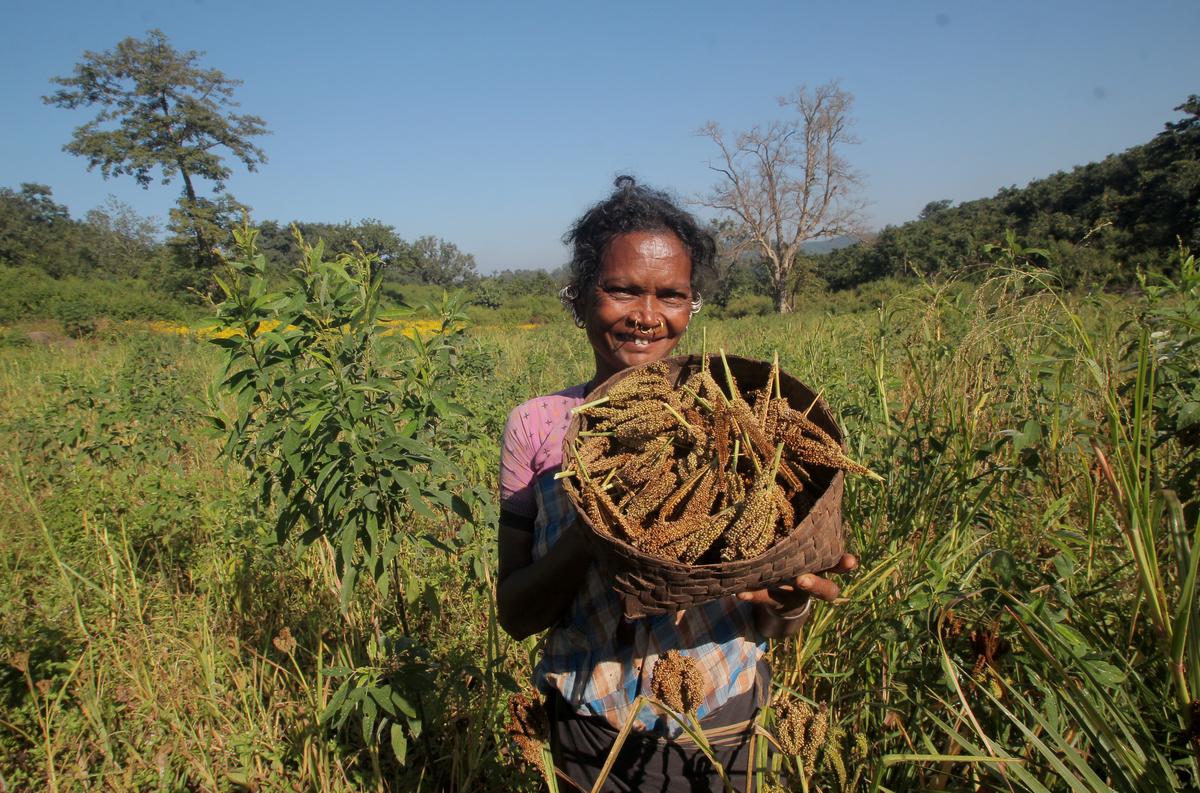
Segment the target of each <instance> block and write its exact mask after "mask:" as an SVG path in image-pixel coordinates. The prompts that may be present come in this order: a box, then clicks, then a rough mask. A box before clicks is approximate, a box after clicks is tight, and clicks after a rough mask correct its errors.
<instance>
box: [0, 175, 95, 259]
mask: <svg viewBox="0 0 1200 793" xmlns="http://www.w3.org/2000/svg"><path fill="white" fill-rule="evenodd" d="M76 226H77V224H76V223H75V222H74V221H73V220H71V215H70V212H69V211H68V210H67V207H66V206H64V205H63V204H59V203H57V202H56V201H55V200H54V196H53V193H52V192H51V190H50V188H49V187H47V186H46V185H43V184H33V183H30V182H26V183H24V184H22V185H21V188H20V190H13V189H11V188H8V187H0V263H2V264H8V265H13V266H21V265H28V266H31V267H37V268H39V269H41V270H44V271H45V272H47V273H49V274H50V275H52V276H55V277H60V276H63V275H73V274H77V273H78V271H79V270H80V269H81V265H80V262H79V251H78V242H79V232H78V229H77V228H76Z"/></svg>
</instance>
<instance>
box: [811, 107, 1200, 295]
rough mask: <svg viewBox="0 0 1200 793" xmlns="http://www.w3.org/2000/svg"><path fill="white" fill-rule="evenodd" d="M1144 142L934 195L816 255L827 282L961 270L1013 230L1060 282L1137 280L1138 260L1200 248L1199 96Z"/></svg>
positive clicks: (1151, 264)
mask: <svg viewBox="0 0 1200 793" xmlns="http://www.w3.org/2000/svg"><path fill="white" fill-rule="evenodd" d="M1175 110H1176V111H1179V112H1182V113H1183V114H1184V117H1183V118H1181V119H1178V120H1176V121H1172V122H1169V123H1167V124H1166V125H1165V128H1164V129H1163V131H1162V132H1160V133H1159V134H1158V135H1156V136H1155V137H1154V138H1153V139H1152V140H1150V141H1149V142H1147V143H1145V144H1143V145H1141V146H1134V147H1133V148H1131V149H1127V150H1126V151H1124V152H1121V153H1119V154H1113V155H1110V156H1109V157H1106V158H1105V159H1104V160H1102V161H1100V162H1094V163H1089V164H1088V165H1083V166H1079V167H1077V168H1074V169H1072V170H1070V171H1060V172H1059V173H1056V174H1054V175H1052V176H1049V177H1046V178H1044V179H1038V180H1035V181H1033V182H1030V183H1029V185H1028V186H1026V187H1023V188H1017V187H1006V188H1003V189H1001V190H1000V191H999V192H997V193H996V195H994V196H992V197H991V198H982V199H979V200H977V201H966V202H963V203H961V204H959V205H958V206H953V205H952V202H950V201H945V200H942V201H931V202H930V203H928V204H927V205H926V206H925V208H924V209H923V210H922V211H921V214H920V217H919V218H918V219H917V220H914V221H912V222H910V223H905V224H902V225H899V226H889V227H887V228H885V229H883V230H882V231H881V232H879V234H878V235H877V236H875V238H874V239H872V240H870V241H864V242H860V243H858V244H855V245H851V246H849V247H845V248H841V249H839V250H836V251H834V252H832V253H830V254H828V255H827V256H821V257H815V259H814V261H813V267H812V270H813V271H814V272H815V273H816V274H817V275H819V276H820V277H821V278H822V279H823V280H824V281H825V282H826V283H827V284H828V285H829V287H831V288H833V289H843V288H847V287H851V286H855V285H857V284H862V283H864V282H867V281H872V280H875V279H878V278H883V277H887V276H903V275H910V274H921V275H925V276H934V277H937V276H943V275H947V274H951V273H953V274H960V273H961V271H962V270H963V268H964V267H970V266H971V265H972V264H986V263H987V257H986V256H985V251H986V246H988V245H994V244H998V243H1002V242H1003V240H1004V238H1005V235H1006V232H1007V231H1008V230H1010V229H1011V230H1012V231H1013V232H1015V234H1016V236H1017V238H1018V239H1019V240H1020V242H1021V244H1022V245H1023V246H1024V247H1026V248H1040V249H1042V250H1044V251H1045V255H1044V256H1039V257H1038V258H1039V261H1038V262H1036V263H1037V264H1039V265H1041V266H1044V267H1046V268H1047V269H1049V270H1051V271H1052V272H1053V273H1055V274H1056V275H1057V276H1058V277H1059V278H1060V279H1061V280H1062V282H1063V283H1064V284H1068V285H1073V286H1074V285H1078V286H1081V287H1085V288H1089V289H1096V288H1103V287H1112V286H1118V287H1120V286H1128V285H1131V284H1134V283H1136V278H1137V271H1138V269H1142V270H1146V271H1151V272H1153V271H1166V272H1171V271H1173V270H1174V269H1175V268H1177V267H1178V263H1179V251H1180V246H1181V245H1182V246H1185V247H1187V248H1189V249H1192V250H1195V249H1197V248H1200V96H1197V95H1195V94H1193V95H1192V96H1190V97H1189V98H1188V99H1187V101H1186V102H1184V103H1183V104H1181V105H1179V106H1178V107H1176V108H1175Z"/></svg>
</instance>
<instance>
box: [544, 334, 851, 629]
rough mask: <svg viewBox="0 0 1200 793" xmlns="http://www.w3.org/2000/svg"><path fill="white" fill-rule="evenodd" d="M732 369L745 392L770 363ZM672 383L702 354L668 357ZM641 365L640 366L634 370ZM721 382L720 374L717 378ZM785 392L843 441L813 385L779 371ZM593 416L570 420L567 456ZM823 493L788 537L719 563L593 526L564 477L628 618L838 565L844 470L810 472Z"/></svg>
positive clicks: (743, 361)
mask: <svg viewBox="0 0 1200 793" xmlns="http://www.w3.org/2000/svg"><path fill="white" fill-rule="evenodd" d="M726 360H727V361H728V362H729V368H730V371H731V372H732V373H733V378H734V380H735V381H736V382H737V384H738V388H739V389H740V390H742V391H743V393H744V392H746V391H750V390H753V389H756V388H761V387H762V386H763V385H764V384H766V382H767V379H768V377H769V376H770V371H771V364H769V363H767V362H765V361H758V360H754V359H751V358H739V357H736V356H727V357H726ZM664 363H666V364H667V366H668V367H669V368H668V375H667V377H668V380H669V381H670V382H671V383H672V385H674V386H675V387H678V386H680V385H681V384H683V383H686V382H687V381H688V380H689V379H690V378H691V377H692V376H693V375H695V374H696V373H698V372H699V371H700V367H701V358H700V356H698V355H683V356H676V357H673V358H667V359H665V360H664ZM709 366H710V367H711V369H712V371H713V372H714V373H716V372H720V371H722V367H723V365H722V363H721V360H720V357H719V356H709ZM635 368H640V367H635ZM632 371H635V369H625V370H623V371H621V372H618V373H617V374H615V375H613V376H612V377H610V378H609V379H608V380H606V381H604V382H603V383H601V384H600V385H599V386H597V387H596V388H595V390H593V391H592V393H590V394H589V395H588V396H587V401H589V402H590V401H592V400H594V399H599V398H600V397H602V396H604V395H605V394H606V393H607V392H608V390H609V389H610V388H612V387H613V386H614V385H615V384H616V383H618V382H620V381H621V380H622V379H623V378H624V377H626V376H628V374H629V373H630V372H632ZM717 379H718V381H720V379H721V378H720V377H718V378H717ZM780 393H781V394H782V395H783V397H784V399H786V400H787V402H788V404H789V405H790V406H791V407H792V408H795V409H796V410H801V411H804V410H809V408H810V406H811V411H810V412H809V414H808V417H809V418H810V419H811V420H812V421H813V422H814V423H816V424H817V425H818V426H820V427H821V428H822V429H824V430H825V431H826V432H828V433H829V434H830V435H831V436H832V437H833V438H834V439H835V440H836V441H837V442H838V443H839V444H842V446H843V447H844V446H845V441H844V438H843V435H842V431H841V429H840V428H839V427H838V426H837V422H836V421H835V420H834V418H833V413H832V412H831V411H830V410H829V406H828V405H827V404H826V403H825V401H824V400H822V399H820V398H818V397H817V395H816V394H815V393H813V391H812V390H811V389H809V388H808V386H806V385H804V384H803V383H802V382H800V381H799V380H797V379H796V378H794V377H791V376H790V375H788V374H787V373H786V372H780ZM587 421H588V419H587V418H586V417H585V416H582V415H580V414H576V415H575V416H573V417H572V418H571V423H570V424H569V425H568V427H567V434H566V437H565V438H564V441H563V443H564V446H563V460H564V461H566V460H569V459H571V458H572V450H573V448H574V443H575V439H576V437H577V436H578V434H579V432H580V431H581V430H585V429H587ZM810 473H811V474H812V477H813V479H814V480H815V481H816V487H817V488H821V487H823V490H822V491H821V494H820V496H819V497H818V498H817V499H816V502H815V503H814V504H813V506H812V508H811V509H810V510H808V512H807V513H805V514H801V513H800V512H799V511H797V513H796V517H797V519H798V520H799V523H797V524H796V526H795V528H793V529H792V531H791V532H789V533H788V535H787V536H786V537H784V538H783V539H781V540H779V541H778V542H777V543H775V544H774V545H772V546H771V547H770V548H768V549H767V550H766V551H764V552H763V553H762V554H761V555H759V556H757V557H755V558H753V559H739V560H735V561H729V562H719V563H714V564H694V565H688V564H683V563H682V562H678V561H674V560H670V559H662V558H659V557H657V556H651V555H650V554H647V553H644V552H642V551H639V550H638V549H637V548H634V547H633V546H632V545H630V544H628V543H626V542H625V541H623V540H621V539H619V538H617V537H614V536H613V535H612V534H611V533H610V532H609V531H608V530H607V529H606V528H604V527H597V526H593V525H592V524H591V521H590V520H589V518H588V517H587V510H586V509H584V507H583V500H582V497H581V495H580V493H579V490H578V488H577V487H576V486H575V483H574V482H573V481H572V479H571V478H570V477H567V478H564V479H563V480H562V482H563V487H564V489H565V490H566V492H567V495H568V496H569V497H570V499H571V502H572V503H573V504H574V506H575V511H576V512H577V513H578V515H579V518H580V523H581V524H582V525H583V527H584V538H585V540H586V542H587V544H588V547H589V548H590V549H591V551H592V554H593V555H594V556H595V557H596V559H597V561H598V562H599V563H600V566H601V569H602V570H603V571H604V573H605V574H606V575H607V577H608V578H609V579H610V580H611V581H612V585H613V588H614V589H615V590H616V591H617V592H618V593H619V594H620V595H622V596H623V600H624V611H625V615H626V616H627V617H630V618H637V617H642V616H647V615H650V614H662V613H665V612H672V611H677V610H679V609H685V608H688V607H690V606H695V605H698V604H700V603H705V602H707V601H710V600H716V599H718V598H722V597H725V596H727V595H733V594H736V593H738V592H746V591H749V590H752V589H762V588H764V587H767V586H771V585H774V584H778V583H779V582H781V581H783V580H785V579H789V578H795V577H796V576H798V575H801V574H803V573H812V572H819V571H821V570H827V569H829V568H830V567H832V566H833V565H834V564H835V563H836V562H837V561H838V560H839V559H840V558H841V556H842V553H843V542H842V491H843V487H844V482H845V474H844V473H843V472H842V471H833V470H830V469H826V468H819V467H814V468H811V469H810Z"/></svg>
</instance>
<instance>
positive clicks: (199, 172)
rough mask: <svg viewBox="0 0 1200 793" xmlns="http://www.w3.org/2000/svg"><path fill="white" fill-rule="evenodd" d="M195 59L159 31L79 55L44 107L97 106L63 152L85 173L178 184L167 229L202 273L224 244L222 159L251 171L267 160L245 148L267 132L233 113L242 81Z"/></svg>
mask: <svg viewBox="0 0 1200 793" xmlns="http://www.w3.org/2000/svg"><path fill="white" fill-rule="evenodd" d="M201 55H202V53H199V52H196V51H194V50H189V51H187V52H179V51H177V50H175V49H174V48H173V47H172V46H171V45H170V43H169V42H168V41H167V37H166V35H164V34H163V33H162V31H159V30H151V31H149V32H148V33H147V34H146V37H145V38H144V39H137V38H133V37H130V38H126V39H124V40H123V41H121V42H119V43H118V44H117V46H116V47H115V48H114V49H112V50H109V51H107V52H91V51H86V52H84V54H83V59H82V60H81V61H80V62H79V63H77V64H76V65H75V70H74V73H73V74H72V75H71V76H69V77H56V78H54V80H53V82H54V83H56V84H58V85H60V86H62V87H61V88H60V89H59V90H57V91H55V92H54V93H53V94H51V95H50V96H46V97H43V101H44V102H45V103H46V104H49V105H53V106H55V107H61V108H65V109H69V110H74V109H77V108H90V107H98V108H99V112H98V113H97V114H96V117H95V118H93V119H92V120H91V121H89V122H87V123H86V124H84V125H83V126H81V127H78V128H77V129H76V130H75V132H74V134H73V135H72V137H71V141H70V142H69V143H67V144H66V145H65V146H64V147H63V149H64V150H65V151H68V152H70V153H71V154H75V155H78V156H80V157H84V158H86V159H87V161H88V170H92V169H94V168H99V169H100V173H101V174H103V175H104V177H105V178H108V177H111V176H132V177H133V178H134V179H135V180H137V182H138V184H140V185H142V187H149V185H150V183H151V182H152V181H153V180H154V178H155V175H156V174H157V175H158V177H159V178H160V179H161V181H162V183H163V184H170V183H171V182H172V181H174V180H175V179H179V180H180V181H181V182H182V195H181V196H180V199H179V206H178V210H177V211H176V212H175V213H173V218H172V226H173V227H174V228H175V229H176V230H177V231H179V232H181V233H183V234H185V235H187V236H188V237H189V238H190V239H191V242H192V245H193V253H194V262H195V264H196V265H198V266H199V267H200V268H203V269H204V271H205V272H207V271H208V270H210V269H211V267H212V265H213V264H214V261H215V260H214V257H213V250H212V249H213V246H214V245H217V244H220V243H222V242H223V241H224V240H225V239H226V236H227V235H226V232H225V229H226V228H227V227H228V226H227V224H228V216H229V214H230V213H231V211H236V209H237V208H238V206H237V205H234V204H232V203H231V199H230V198H229V197H228V196H226V195H221V193H222V192H223V191H224V188H225V183H226V181H228V179H229V177H230V176H231V175H232V170H231V169H230V167H229V166H228V165H227V164H226V162H225V159H224V158H223V156H222V154H223V153H227V154H228V155H231V156H232V157H233V158H235V159H236V160H238V161H240V162H241V163H242V164H243V165H245V166H246V168H247V169H248V170H250V171H254V170H255V169H256V168H257V166H258V165H259V164H261V163H265V162H266V156H265V155H264V154H263V152H262V150H261V149H259V148H258V147H257V146H256V145H254V143H253V142H252V141H253V139H254V138H256V137H257V136H259V135H264V134H266V133H267V129H266V125H265V122H264V121H263V120H262V119H261V118H259V117H258V116H251V115H240V114H237V113H233V112H231V108H235V107H237V102H235V101H234V100H233V93H234V89H235V88H236V87H237V86H239V85H241V81H240V80H234V79H231V78H229V77H226V76H225V75H224V74H223V73H222V72H221V71H219V70H217V69H206V68H203V67H201V66H200V64H199V59H200V57H201ZM202 180H203V181H208V182H211V183H212V185H213V191H214V193H215V194H216V198H215V199H209V198H205V197H203V196H201V195H200V194H199V192H198V187H197V183H198V182H199V181H202Z"/></svg>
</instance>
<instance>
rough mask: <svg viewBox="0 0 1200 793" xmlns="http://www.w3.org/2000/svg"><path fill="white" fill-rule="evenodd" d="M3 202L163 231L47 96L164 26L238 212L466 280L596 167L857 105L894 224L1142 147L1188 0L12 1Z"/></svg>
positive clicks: (877, 206) (1, 112)
mask: <svg viewBox="0 0 1200 793" xmlns="http://www.w3.org/2000/svg"><path fill="white" fill-rule="evenodd" d="M5 8H6V10H5V12H4V17H5V23H6V29H7V30H8V34H7V35H6V36H5V46H4V47H3V48H2V49H0V73H2V74H3V77H2V78H0V108H2V109H0V151H2V152H3V154H2V155H0V186H7V187H16V186H17V185H18V184H19V183H21V182H40V183H44V184H48V185H50V186H51V187H52V188H53V190H54V195H55V197H56V199H57V200H58V201H60V202H61V203H65V204H67V205H68V206H69V207H70V208H71V211H72V214H74V215H75V216H77V217H80V216H82V215H83V214H84V213H85V212H86V211H87V210H88V209H90V208H92V207H94V206H97V205H99V204H100V203H102V202H103V201H104V199H105V197H106V196H107V195H109V194H113V195H115V196H117V197H118V198H119V199H121V200H122V201H125V202H128V203H129V204H131V205H132V206H133V207H134V208H135V209H136V210H138V211H139V212H141V213H142V214H147V215H154V216H157V217H158V218H160V219H161V218H164V217H165V216H166V213H167V211H168V209H169V208H170V206H171V205H172V203H173V202H174V201H175V199H176V197H177V195H178V189H177V187H176V186H174V185H172V186H160V185H157V184H156V185H154V186H152V187H151V188H150V189H149V190H142V189H141V188H139V187H138V186H137V185H136V184H135V183H134V182H133V181H132V180H130V179H127V178H126V179H112V180H108V181H105V180H104V179H103V178H102V177H101V176H100V174H99V173H98V172H88V171H87V170H86V167H85V165H86V163H85V162H84V161H83V160H81V159H79V158H76V157H72V156H71V155H68V154H66V153H64V152H63V151H62V150H61V147H62V145H63V144H64V143H65V142H66V141H67V140H68V139H69V137H70V135H71V131H72V129H74V127H76V126H78V125H79V124H81V123H83V122H84V121H85V120H87V119H88V118H90V115H89V114H88V113H87V112H86V111H83V110H80V111H74V112H69V111H65V110H60V109H56V108H52V107H49V106H46V105H43V104H42V102H41V97H42V96H43V95H45V94H47V93H49V92H50V91H51V90H52V86H51V84H50V78H51V77H53V76H56V75H66V74H69V73H70V71H71V68H72V66H73V64H75V63H76V61H77V60H78V59H79V56H80V55H81V53H82V52H83V51H84V50H87V49H90V50H106V49H110V48H111V47H113V46H114V45H115V44H116V43H117V42H118V41H119V40H120V39H122V38H124V37H126V36H131V35H134V36H141V35H143V34H144V33H145V31H146V30H148V29H150V28H154V27H157V28H160V29H162V30H163V31H164V32H165V33H166V34H167V36H168V37H169V39H170V40H171V42H172V44H173V45H174V46H175V47H176V48H177V49H180V50H184V49H195V50H203V51H205V52H206V55H205V57H204V58H203V61H202V62H203V64H204V65H206V66H211V67H216V68H219V69H221V70H222V71H224V72H225V73H226V74H227V75H229V76H231V77H235V78H238V79H241V80H243V81H244V82H245V84H244V85H243V86H242V87H241V88H240V89H239V91H238V98H239V99H240V101H241V104H242V107H241V110H242V112H248V113H254V114H257V115H259V116H262V117H263V118H264V119H265V120H266V121H267V124H268V126H269V127H270V129H271V131H272V133H273V134H272V135H271V136H270V137H266V138H262V139H260V143H261V145H262V147H263V148H264V149H265V150H266V153H267V155H268V158H269V162H268V163H267V164H266V165H265V166H263V167H262V168H261V169H260V170H259V172H257V173H254V174H246V173H245V171H244V170H239V171H238V172H237V175H236V176H235V178H234V179H233V180H232V181H231V182H230V184H229V188H230V191H231V192H232V193H233V194H234V195H236V196H237V197H238V198H239V199H241V200H242V201H244V202H246V203H248V204H250V205H251V206H252V207H253V208H254V214H255V217H257V218H259V219H274V220H280V221H288V220H307V221H318V220H319V221H341V220H358V219H361V218H366V217H373V218H378V219H380V220H383V221H384V222H386V223H389V224H392V225H394V226H395V227H396V229H397V231H398V232H399V233H400V234H401V236H404V237H406V238H410V239H411V238H415V237H417V236H420V235H423V234H435V235H438V236H442V237H445V238H446V239H449V240H451V241H453V242H454V243H456V244H457V245H458V246H459V247H461V248H462V249H464V250H466V251H468V252H470V253H473V254H474V255H475V257H476V259H477V261H478V262H479V266H480V269H481V271H484V272H489V271H492V270H495V269H500V268H518V267H554V266H557V265H558V264H560V263H561V262H562V261H563V260H564V258H565V252H564V249H563V247H562V245H561V244H560V242H559V238H560V237H561V235H562V233H563V231H564V230H565V229H566V227H567V226H568V225H569V223H570V222H571V221H572V219H574V218H575V217H576V216H577V215H578V214H579V213H580V212H581V211H582V209H583V208H584V207H585V206H587V205H588V204H589V203H591V202H593V201H595V200H597V199H598V198H600V197H602V196H603V195H604V194H606V192H607V191H608V189H609V186H610V185H611V182H612V179H613V177H614V175H616V174H617V173H621V172H630V173H633V174H634V175H636V176H638V177H639V178H640V179H641V180H642V181H644V182H647V183H650V184H653V185H655V186H660V187H665V188H668V189H670V190H672V191H674V192H676V193H677V194H679V195H681V196H683V197H685V198H686V197H689V196H692V195H694V194H696V193H697V192H699V191H703V190H704V189H706V188H707V187H708V186H709V184H710V183H711V181H712V179H711V175H710V173H709V171H708V170H707V162H708V161H709V160H710V159H711V158H712V157H713V155H714V153H715V151H714V147H713V144H712V143H711V142H710V141H707V140H706V139H703V138H699V137H696V136H695V134H694V133H695V130H696V129H697V128H698V127H699V126H700V125H701V124H703V123H704V122H706V121H708V120H713V121H717V122H718V123H720V124H721V125H722V126H724V127H725V128H726V129H729V130H739V129H743V128H746V127H749V126H750V125H752V124H754V123H756V122H765V121H769V120H770V119H772V118H774V117H776V116H777V115H778V114H779V113H780V112H781V111H780V109H779V108H778V106H777V105H776V103H775V97H777V96H779V95H781V94H785V93H788V92H789V91H790V90H791V89H792V88H794V87H795V86H797V85H799V84H801V83H807V84H809V85H815V84H819V83H823V82H826V81H828V80H830V79H834V78H836V79H839V80H840V81H841V84H842V86H843V87H844V88H845V89H847V90H848V91H850V92H851V93H853V94H854V96H855V106H854V115H855V117H856V119H857V124H856V128H855V132H856V134H857V136H858V138H859V139H860V141H861V143H860V144H859V145H857V146H853V147H851V148H850V149H849V150H848V151H847V156H848V158H849V159H850V160H851V162H852V163H853V164H854V165H855V166H856V167H857V169H858V170H859V171H860V172H861V173H862V174H863V175H864V177H865V182H864V187H863V196H864V197H865V198H866V199H867V200H868V201H869V202H870V205H869V213H870V218H869V220H870V223H871V225H873V226H882V225H884V224H888V223H900V222H903V221H905V220H909V219H911V218H913V217H914V216H915V215H916V214H917V212H919V211H920V209H921V207H923V206H924V205H925V204H926V203H927V202H929V201H931V200H935V199H941V198H949V199H953V200H955V201H964V200H969V199H973V198H979V197H982V196H986V195H991V194H993V193H994V192H995V191H996V190H997V189H998V188H1000V187H1002V186H1006V185H1024V184H1026V183H1027V182H1028V181H1029V180H1031V179H1035V178H1038V177H1040V176H1044V175H1047V174H1049V173H1052V172H1054V171H1057V170H1064V169H1069V168H1071V167H1072V166H1074V165H1079V164H1083V163H1086V162H1089V161H1092V160H1097V159H1101V158H1103V157H1104V156H1105V155H1107V154H1109V153H1112V152H1116V151H1120V150H1122V149H1125V148H1128V147H1129V146H1132V145H1136V144H1138V143H1142V142H1144V141H1146V140H1148V139H1149V138H1150V137H1152V136H1153V135H1154V134H1155V133H1156V132H1158V131H1159V130H1160V129H1161V128H1162V124H1163V123H1164V122H1166V121H1168V120H1170V119H1173V118H1175V117H1177V115H1178V114H1176V113H1175V112H1174V111H1173V110H1172V108H1173V107H1175V106H1176V105H1178V104H1180V103H1181V102H1182V101H1183V100H1184V99H1185V98H1186V97H1187V96H1188V95H1189V94H1191V93H1200V79H1198V78H1200V69H1198V68H1197V66H1196V62H1195V56H1194V45H1195V38H1196V35H1197V34H1198V33H1200V2H1196V0H1161V1H1159V2H1154V1H1153V0H1151V1H1148V2H1141V3H1132V2H1128V1H1127V0H1125V1H1124V2H1107V1H1099V0H1091V1H1090V2H1087V1H1077V0H1039V1H1037V2H1027V1H1026V0H1007V1H1005V2H999V1H998V0H993V1H992V2H967V0H958V2H949V1H948V0H939V1H935V2H924V1H923V0H913V1H911V2H910V1H908V0H891V1H890V2H875V3H868V2H854V1H852V0H847V1H845V2H841V3H834V2H820V3H817V2H753V1H747V2H738V3H733V2H707V1H705V2H699V1H697V0H693V1H692V2H673V3H658V2H649V1H646V2H641V3H625V2H611V1H610V2H603V3H599V2H593V3H576V2H563V1H562V0H559V2H553V3H551V2H545V3H526V2H499V1H496V2H488V3H482V2H481V3H443V4H437V5H435V4H434V3H431V2H424V3H419V4H418V3H402V2H387V3H384V2H380V3H357V2H345V3H340V4H337V5H336V6H335V5H334V4H332V3H313V2H307V1H306V0H294V1H292V2H286V3H284V2H274V1H272V2H260V1H257V0H255V1H252V2H230V1H229V0H191V1H190V2H183V1H180V0H105V2H102V3H100V2H70V3H67V2H61V0H38V1H36V2H30V0H10V1H9V2H8V3H6V4H5Z"/></svg>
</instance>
